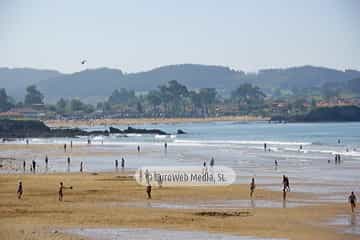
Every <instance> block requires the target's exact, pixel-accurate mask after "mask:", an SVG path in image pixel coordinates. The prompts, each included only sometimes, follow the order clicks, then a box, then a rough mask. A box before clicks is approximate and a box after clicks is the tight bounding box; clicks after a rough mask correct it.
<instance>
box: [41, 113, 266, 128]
mask: <svg viewBox="0 0 360 240" xmlns="http://www.w3.org/2000/svg"><path fill="white" fill-rule="evenodd" d="M268 120H269V118H263V117H255V116H223V117H208V118H118V119H94V120H47V121H45V123H46V124H47V125H48V126H50V127H76V126H94V125H106V126H108V125H141V124H160V123H172V124H173V123H200V122H218V121H235V122H251V121H268Z"/></svg>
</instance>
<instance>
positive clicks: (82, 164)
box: [80, 161, 84, 173]
mask: <svg viewBox="0 0 360 240" xmlns="http://www.w3.org/2000/svg"><path fill="white" fill-rule="evenodd" d="M83 170H84V163H83V162H82V161H81V162H80V172H81V173H82V172H83Z"/></svg>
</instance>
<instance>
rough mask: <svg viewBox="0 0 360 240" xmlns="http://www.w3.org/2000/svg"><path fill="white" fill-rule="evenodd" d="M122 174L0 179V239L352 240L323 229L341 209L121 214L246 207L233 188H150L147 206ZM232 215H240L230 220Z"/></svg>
mask: <svg viewBox="0 0 360 240" xmlns="http://www.w3.org/2000/svg"><path fill="white" fill-rule="evenodd" d="M129 174H130V173H98V174H91V173H83V174H80V173H73V174H38V175H37V174H36V175H31V174H26V175H18V174H9V175H6V174H3V175H0V196H1V197H0V216H1V222H0V239H65V240H67V239H84V237H80V236H76V235H71V234H69V233H65V232H66V229H74V228H76V229H80V228H156V229H167V230H169V229H171V230H186V231H206V232H211V233H224V234H233V235H239V236H256V237H263V238H265V237H266V238H270V237H271V238H287V239H358V237H359V236H356V235H350V234H345V233H342V232H341V231H338V230H337V229H336V228H335V227H333V226H330V225H327V224H325V223H326V221H328V220H329V219H332V218H334V217H336V216H338V215H341V214H349V209H348V206H347V204H339V203H329V204H322V205H320V206H300V207H292V208H261V207H256V208H239V209H236V210H234V209H233V210H229V209H219V208H216V209H211V208H210V209H208V210H204V209H176V208H174V209H171V208H149V207H141V206H140V207H131V206H129V207H127V206H126V203H128V202H143V203H144V204H146V203H151V201H154V202H176V203H178V204H179V203H182V202H184V203H185V202H186V203H187V204H191V202H199V201H222V200H223V201H225V200H236V199H238V200H240V199H242V200H246V199H249V198H248V194H249V192H248V186H247V185H240V184H236V185H231V186H227V187H191V188H190V187H183V188H175V187H173V188H168V187H163V188H161V189H158V188H156V187H154V189H153V200H147V199H146V196H145V195H146V194H145V189H144V187H142V186H140V185H138V184H137V183H136V182H135V181H134V180H133V179H132V176H131V174H130V175H129ZM19 180H22V181H23V185H24V196H23V199H22V200H18V199H16V187H17V183H18V181H19ZM60 181H63V182H64V184H65V185H67V186H73V189H72V190H70V189H69V190H65V194H64V202H59V201H58V200H57V190H58V185H59V182H60ZM256 199H261V200H271V201H281V192H273V191H268V190H260V189H259V190H257V191H256ZM289 199H290V200H294V199H308V200H311V199H312V196H310V195H308V194H307V195H304V194H299V193H290V194H289ZM113 203H119V204H113ZM122 203H123V204H122ZM234 212H238V213H240V214H232V213H234ZM214 213H217V214H214ZM242 213H244V214H242ZM245 213H247V214H245Z"/></svg>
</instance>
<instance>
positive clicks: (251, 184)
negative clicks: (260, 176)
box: [250, 178, 255, 198]
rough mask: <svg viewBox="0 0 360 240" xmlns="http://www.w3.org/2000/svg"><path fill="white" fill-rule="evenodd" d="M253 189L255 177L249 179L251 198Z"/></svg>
mask: <svg viewBox="0 0 360 240" xmlns="http://www.w3.org/2000/svg"><path fill="white" fill-rule="evenodd" d="M254 191H255V178H252V179H251V183H250V197H251V198H252V196H253V194H254Z"/></svg>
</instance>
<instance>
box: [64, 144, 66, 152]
mask: <svg viewBox="0 0 360 240" xmlns="http://www.w3.org/2000/svg"><path fill="white" fill-rule="evenodd" d="M64 152H66V143H65V144H64Z"/></svg>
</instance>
